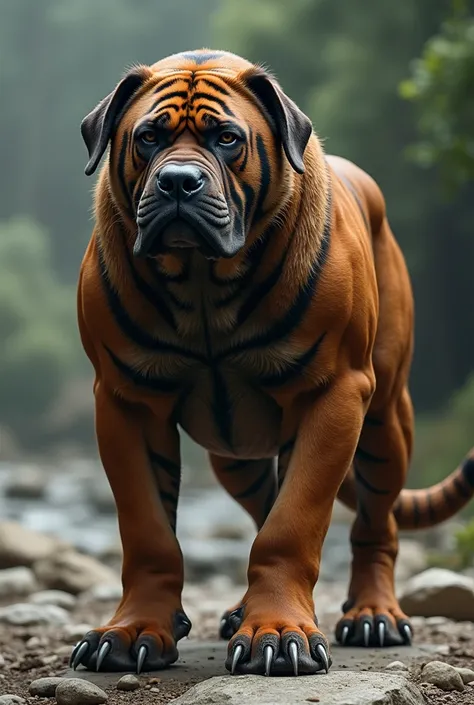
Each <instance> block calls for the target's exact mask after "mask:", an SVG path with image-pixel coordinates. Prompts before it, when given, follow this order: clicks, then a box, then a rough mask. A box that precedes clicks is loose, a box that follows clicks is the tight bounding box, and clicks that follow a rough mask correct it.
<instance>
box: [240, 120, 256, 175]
mask: <svg viewBox="0 0 474 705" xmlns="http://www.w3.org/2000/svg"><path fill="white" fill-rule="evenodd" d="M252 140H253V130H252V127H251V126H250V125H249V136H248V141H247V142H246V143H245V145H244V146H245V156H244V159H243V161H242V164H241V165H240V167H239V171H244V170H245V167H246V166H247V161H248V158H249V154H250V152H251V150H252Z"/></svg>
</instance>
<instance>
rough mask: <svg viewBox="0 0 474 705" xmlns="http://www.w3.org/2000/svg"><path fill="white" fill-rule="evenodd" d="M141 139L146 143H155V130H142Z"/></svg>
mask: <svg viewBox="0 0 474 705" xmlns="http://www.w3.org/2000/svg"><path fill="white" fill-rule="evenodd" d="M140 139H141V140H142V142H144V143H145V144H155V143H156V135H155V133H154V132H153V130H146V132H142V133H141V135H140Z"/></svg>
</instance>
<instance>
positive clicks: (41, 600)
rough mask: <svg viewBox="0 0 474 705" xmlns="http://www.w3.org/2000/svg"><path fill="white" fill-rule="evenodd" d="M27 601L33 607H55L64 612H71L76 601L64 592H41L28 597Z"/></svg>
mask: <svg viewBox="0 0 474 705" xmlns="http://www.w3.org/2000/svg"><path fill="white" fill-rule="evenodd" d="M29 601H30V602H32V603H33V604H34V605H56V606H57V607H62V608H63V609H65V610H72V609H73V608H74V607H75V605H76V602H77V599H76V598H75V597H74V595H71V593H69V592H64V590H41V591H40V592H35V593H33V595H30V598H29Z"/></svg>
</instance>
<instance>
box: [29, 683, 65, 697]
mask: <svg viewBox="0 0 474 705" xmlns="http://www.w3.org/2000/svg"><path fill="white" fill-rule="evenodd" d="M62 680H63V679H62V678H38V679H37V680H35V681H33V682H32V683H30V687H29V688H28V692H29V694H30V695H38V696H39V697H40V698H54V695H55V693H56V688H57V687H58V685H59V684H60V683H61V681H62Z"/></svg>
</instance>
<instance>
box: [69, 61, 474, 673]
mask: <svg viewBox="0 0 474 705" xmlns="http://www.w3.org/2000/svg"><path fill="white" fill-rule="evenodd" d="M229 121H230V122H231V123H232V125H233V126H234V127H233V128H232V129H235V130H237V131H240V132H239V134H240V135H241V138H239V139H240V141H239V142H238V145H239V148H238V150H237V147H236V148H235V150H234V151H232V149H231V150H230V151H226V149H224V148H223V147H222V145H220V143H219V145H220V146H216V142H215V137H213V136H212V135H214V134H218V131H219V129H220V128H219V125H220V124H224V123H225V124H227V123H228V122H229ZM144 125H145V127H144ZM147 126H148V128H150V126H151V131H152V135H151V137H150V134H148V135H147V134H144V133H143V129H145V128H147ZM148 128H147V129H148ZM216 130H217V132H216ZM213 131H214V132H213ZM148 133H150V129H148ZM158 133H159V135H160V136H159V138H158V137H156V141H155V142H153V135H154V134H157V135H158ZM82 134H83V137H84V140H85V142H86V145H87V147H88V150H89V156H90V161H89V163H88V165H87V169H86V173H88V174H91V173H93V171H94V170H95V169H96V167H97V166H98V164H99V162H100V159H101V158H102V156H103V154H104V153H105V151H106V149H107V146H108V144H109V143H110V145H111V146H110V155H109V157H108V158H107V159H106V161H105V163H104V165H103V167H102V170H101V172H100V176H99V179H98V183H97V188H96V192H95V218H96V223H95V227H94V232H93V235H92V238H91V240H90V243H89V246H88V248H87V252H86V254H85V258H84V261H83V264H82V268H81V273H80V280H79V290H78V316H79V326H80V332H81V337H82V341H83V345H84V348H85V350H86V353H87V355H88V356H89V358H90V360H91V362H92V364H93V366H94V369H95V373H96V378H95V384H94V394H95V404H96V430H97V440H98V446H99V452H100V456H101V459H102V462H103V465H104V468H105V471H106V473H107V476H108V479H109V482H110V485H111V487H112V490H113V493H114V496H115V501H116V505H117V512H118V519H119V524H120V532H121V537H122V544H123V552H124V559H123V599H122V601H121V603H120V605H119V607H118V609H117V612H116V614H115V615H114V617H112V619H111V620H110V621H109V622H108V623H107V624H106V625H105V626H102V627H100V628H98V629H96V630H94V631H93V632H90V633H89V634H88V635H86V637H85V639H84V641H83V642H81V644H80V645H79V646H78V647H77V648H76V650H75V652H74V654H73V663H75V665H77V663H79V662H82V663H83V664H84V665H86V666H87V667H89V668H94V667H96V665H97V658H98V653H99V651H100V652H101V656H100V658H99V664H98V665H99V666H101V667H103V668H105V669H108V670H123V669H129V668H133V667H134V666H135V665H136V661H137V655H138V658H139V661H140V663H139V667H142V668H144V669H155V668H163V667H165V666H167V665H168V664H170V663H172V662H173V661H175V660H176V658H177V655H178V652H177V649H176V642H177V640H178V639H179V638H181V637H182V636H184V635H185V634H186V633H187V632H188V631H189V628H190V622H189V620H188V619H187V618H186V617H185V615H184V613H183V609H182V604H181V590H182V585H183V563H182V556H181V551H180V547H179V545H178V542H177V540H176V537H175V527H176V508H177V502H178V493H179V485H180V450H179V434H178V426H179V427H181V428H182V429H184V430H185V431H186V432H187V433H188V434H189V435H190V436H191V437H192V438H193V439H194V440H195V441H196V442H197V443H199V444H200V445H201V446H202V447H203V448H205V449H206V450H207V451H208V452H209V454H210V462H211V465H212V467H213V469H214V472H215V473H216V475H217V477H218V479H219V481H220V482H221V484H222V485H223V486H224V487H225V489H226V490H227V491H228V492H229V493H230V494H231V495H232V496H233V497H234V498H235V499H236V500H237V501H238V502H239V503H240V504H241V505H242V506H243V507H244V508H245V509H246V510H247V511H248V512H249V513H250V514H251V516H252V517H253V519H254V520H255V523H256V526H257V528H258V534H257V536H256V539H255V542H254V545H253V547H252V551H251V555H250V564H249V571H248V579H249V585H248V590H247V592H246V594H245V595H244V597H243V599H242V601H241V603H239V605H236V606H235V607H234V610H233V611H232V614H230V613H228V614H227V615H226V618H225V621H224V623H223V626H222V634H223V635H224V636H227V637H232V638H231V641H230V643H229V657H228V659H227V663H226V665H227V668H228V669H229V670H230V669H233V670H235V671H236V672H240V673H262V672H264V670H266V671H268V670H270V672H271V673H272V674H273V673H290V672H295V670H296V671H298V672H315V671H317V670H320V669H321V668H322V667H324V666H325V663H324V656H323V655H322V651H323V652H324V650H326V652H327V651H328V644H327V641H326V639H325V637H324V635H323V634H322V633H321V632H320V631H319V629H318V626H317V620H316V618H315V611H314V605H313V597H312V596H313V588H314V585H315V583H316V581H317V579H318V573H319V565H320V558H321V550H322V547H323V542H324V538H325V535H326V531H327V529H328V526H329V522H330V518H331V512H332V508H333V504H334V500H335V499H336V497H339V499H340V500H342V501H343V502H344V503H346V504H347V505H349V506H351V507H352V508H354V509H356V511H357V514H356V519H355V522H354V526H353V529H352V534H351V542H352V549H353V556H354V558H353V566H352V579H351V583H350V587H349V599H348V601H347V603H346V604H345V606H344V608H343V610H344V616H343V618H342V619H341V621H340V622H339V624H338V626H337V629H336V636H337V638H338V639H339V641H341V642H343V643H346V644H366V645H368V644H369V643H370V644H376V643H380V642H383V643H384V644H386V645H388V644H402V643H407V642H408V641H409V640H410V638H411V630H410V628H409V622H408V619H407V617H406V615H405V614H403V612H402V611H401V609H400V607H399V604H398V602H397V600H396V597H395V594H394V581H393V575H394V564H395V560H396V555H397V529H398V526H399V527H401V528H405V527H406V528H413V527H416V526H419V527H421V526H431V525H434V524H436V523H438V522H440V521H442V520H444V519H446V518H448V517H449V516H452V515H453V514H454V513H455V512H457V511H458V510H459V509H460V508H461V507H462V506H463V505H464V504H465V503H466V502H467V501H468V500H469V499H470V498H471V497H472V495H473V493H474V456H473V454H472V453H471V455H470V457H468V459H467V460H466V461H465V463H464V465H463V466H462V467H461V468H460V469H459V470H458V471H456V472H455V473H453V475H451V476H450V477H449V478H448V479H447V480H446V481H445V482H443V483H441V485H439V486H437V487H434V488H431V489H429V490H426V491H425V490H423V491H417V492H413V491H407V490H403V489H402V488H403V485H404V482H405V478H406V473H407V469H408V464H409V460H410V455H411V449H412V436H413V411H412V405H411V401H410V395H409V391H408V386H407V382H408V375H409V370H410V364H411V357H412V349H413V301H412V291H411V287H410V281H409V277H408V273H407V269H406V266H405V262H404V258H403V255H402V253H401V251H400V248H399V246H398V245H397V243H396V241H395V239H394V237H393V234H392V232H391V229H390V226H389V223H388V220H387V215H386V211H385V203H384V198H383V195H382V193H381V191H380V189H379V187H378V186H377V185H376V183H375V182H374V180H373V179H372V178H371V177H370V176H368V175H367V174H366V173H365V172H363V171H362V170H361V169H359V168H358V167H357V166H355V165H354V164H351V163H350V162H348V161H346V160H344V159H341V158H337V157H329V156H325V155H324V153H323V149H322V146H321V143H320V141H319V140H318V137H317V136H316V135H315V134H314V133H313V131H312V126H311V122H310V121H309V119H308V118H307V116H306V115H304V114H303V113H302V112H301V111H300V110H299V108H298V107H297V106H296V105H295V104H294V103H293V102H292V101H291V100H290V99H289V98H288V97H287V96H286V95H285V94H284V92H283V91H282V89H281V87H280V86H279V85H278V83H277V81H276V79H275V78H273V77H272V76H270V75H269V74H268V73H266V72H265V71H263V70H262V69H261V68H259V67H256V66H254V65H252V64H250V63H249V62H247V61H245V60H244V59H242V58H240V57H237V56H234V55H232V54H229V53H225V52H214V51H211V50H201V51H197V52H187V53H183V54H178V55H175V56H172V57H168V58H167V59H164V60H163V61H160V62H158V63H156V64H155V65H153V66H151V67H147V66H137V67H135V68H133V69H132V70H131V71H130V72H129V73H128V74H127V75H126V76H125V77H124V78H123V80H122V81H121V82H120V84H119V85H118V86H117V88H116V89H115V90H114V91H113V92H112V93H111V94H110V95H109V96H107V97H106V98H105V99H104V100H103V101H102V102H101V103H100V104H99V105H98V106H97V108H95V109H94V110H93V111H92V112H91V113H90V114H89V115H88V116H87V117H86V118H85V119H84V121H83V124H82ZM148 138H150V139H151V144H152V145H155V146H154V147H147V144H148V142H147V141H146V140H147V139H148ZM160 140H161V141H160ZM157 145H158V146H157ZM229 155H230V156H229ZM176 163H178V164H179V165H183V164H184V165H187V164H194V165H197V167H198V168H199V170H201V172H202V174H204V175H205V182H206V190H205V192H204V195H202V196H201V195H199V196H197V197H196V201H195V203H196V205H195V206H193V208H194V210H190V211H189V213H188V216H187V217H189V218H191V220H192V218H194V217H196V218H199V219H200V220H199V223H200V224H201V225H200V226H199V227H200V228H201V231H200V232H202V233H203V244H202V251H198V250H196V249H192V248H190V249H189V248H188V249H177V248H174V249H173V248H168V249H167V248H166V247H164V246H163V245H162V243H161V241H160V240H159V239H158V240H157V235H156V233H157V231H158V230H159V228H158V225H157V223H158V224H159V223H161V222H162V221H163V218H164V215H163V214H164V212H165V206H166V204H167V203H168V201H166V200H162V201H160V202H159V203H160V204H161V205H159V206H157V200H156V199H157V196H156V193H157V191H156V188H157V187H156V180H157V179H158V181H159V178H160V177H159V175H160V174H161V173H164V172H162V171H160V170H162V169H163V168H164V166H167V165H168V166H169V165H170V164H171V165H173V164H176ZM160 183H161V182H160ZM164 183H165V182H164V181H163V184H164ZM196 184H197V185H198V186H199V187H200V184H201V182H196ZM160 188H161V186H160ZM196 188H197V186H196ZM165 196H166V194H165ZM165 196H163V199H164V198H165ZM166 207H168V206H166ZM170 207H171V206H170ZM173 208H174V206H173ZM183 208H184V206H183ZM173 212H174V211H173ZM160 228H161V225H160ZM165 230H166V228H165ZM165 230H163V232H165ZM178 235H179V234H178ZM163 237H164V236H163ZM171 237H176V236H175V235H172V236H171ZM178 240H179V238H178ZM204 240H205V241H206V242H204ZM173 242H176V240H173ZM156 247H158V250H157V251H154V250H153V248H156ZM160 248H162V249H160ZM206 248H207V249H206ZM210 253H211V254H210ZM216 253H217V254H216ZM212 254H213V258H210V257H211V255H212ZM147 255H148V256H147ZM397 523H398V526H397ZM367 625H369V626H368V627H367ZM381 625H382V626H381ZM292 641H293V642H294V643H296V645H297V661H296V666H295V661H294V653H295V652H294V647H291V648H290V643H291V642H292ZM84 644H86V646H84ZM106 644H110V646H104V645H106ZM269 646H270V647H271V651H268V648H267V649H266V648H265V647H269ZM140 647H146V648H145V649H144V650H143V648H142V649H141V648H140ZM239 647H240V648H239ZM321 649H322V651H321ZM143 658H145V661H144V663H142V662H143ZM269 658H270V661H268V659H269Z"/></svg>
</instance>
